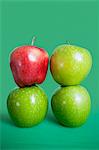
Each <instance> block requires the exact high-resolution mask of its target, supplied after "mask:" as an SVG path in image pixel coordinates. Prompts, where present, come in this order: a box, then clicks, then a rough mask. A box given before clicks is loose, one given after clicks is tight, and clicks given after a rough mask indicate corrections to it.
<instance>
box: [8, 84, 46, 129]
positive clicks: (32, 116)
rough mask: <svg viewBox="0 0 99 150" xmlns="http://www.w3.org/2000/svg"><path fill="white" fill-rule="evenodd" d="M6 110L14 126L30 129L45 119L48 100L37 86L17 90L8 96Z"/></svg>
mask: <svg viewBox="0 0 99 150" xmlns="http://www.w3.org/2000/svg"><path fill="white" fill-rule="evenodd" d="M7 108H8V112H9V115H10V117H11V118H12V120H13V122H14V123H15V125H16V126H18V127H32V126H34V125H36V124H39V123H40V122H41V121H42V120H43V119H44V118H45V116H46V113H47V109H48V99H47V96H46V95H45V93H44V92H43V90H42V89H41V88H39V87H37V86H32V87H25V88H17V89H15V90H13V91H12V92H11V93H10V94H9V96H8V99H7Z"/></svg>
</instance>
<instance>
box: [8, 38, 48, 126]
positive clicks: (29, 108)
mask: <svg viewBox="0 0 99 150" xmlns="http://www.w3.org/2000/svg"><path fill="white" fill-rule="evenodd" d="M33 42H34V39H33V41H32V44H33ZM48 60H49V59H48V54H47V52H46V51H45V50H44V49H42V48H38V47H36V46H33V45H31V46H29V45H27V46H21V47H18V48H15V49H14V50H13V52H12V53H11V56H10V67H11V70H12V73H13V77H14V80H15V82H16V84H17V85H18V86H19V88H16V89H15V90H13V91H12V92H11V93H10V94H9V96H8V100H7V107H8V112H9V114H10V116H11V118H12V120H13V121H14V123H15V124H16V125H17V126H19V127H31V126H33V125H36V124H38V123H40V122H41V121H42V120H43V119H44V118H45V116H46V113H47V108H48V99H47V96H46V94H45V93H44V91H43V90H42V89H41V88H40V87H38V86H37V85H36V84H40V83H42V82H43V81H44V80H45V77H46V73H47V69H48Z"/></svg>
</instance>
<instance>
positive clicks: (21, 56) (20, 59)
mask: <svg viewBox="0 0 99 150" xmlns="http://www.w3.org/2000/svg"><path fill="white" fill-rule="evenodd" d="M48 60H49V59H48V54H47V52H46V51H45V50H44V49H42V48H38V47H36V46H21V47H18V48H15V49H14V51H13V52H12V53H11V56H10V67H11V70H12V74H13V77H14V80H15V82H16V84H17V85H18V86H19V87H25V86H31V85H33V84H41V83H42V82H43V81H44V80H45V78H46V73H47V69H48Z"/></svg>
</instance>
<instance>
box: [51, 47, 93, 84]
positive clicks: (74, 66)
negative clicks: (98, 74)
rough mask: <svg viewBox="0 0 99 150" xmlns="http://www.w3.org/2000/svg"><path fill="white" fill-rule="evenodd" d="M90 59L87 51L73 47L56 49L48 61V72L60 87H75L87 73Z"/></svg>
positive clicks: (90, 63)
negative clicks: (49, 71)
mask: <svg viewBox="0 0 99 150" xmlns="http://www.w3.org/2000/svg"><path fill="white" fill-rule="evenodd" d="M91 66H92V57H91V54H90V52H89V51H88V50H86V49H84V48H81V47H78V46H73V45H60V46H58V47H56V49H55V51H54V52H53V54H52V56H51V59H50V70H51V73H52V76H53V78H54V80H55V81H56V82H57V83H59V84H61V85H64V86H65V85H77V84H79V83H80V82H81V81H82V80H83V79H84V78H85V77H86V76H87V75H88V73H89V71H90V70H91Z"/></svg>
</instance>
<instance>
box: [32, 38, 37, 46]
mask: <svg viewBox="0 0 99 150" xmlns="http://www.w3.org/2000/svg"><path fill="white" fill-rule="evenodd" d="M35 40H36V37H35V36H34V37H33V39H32V43H31V45H32V46H33V45H34V42H35Z"/></svg>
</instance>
